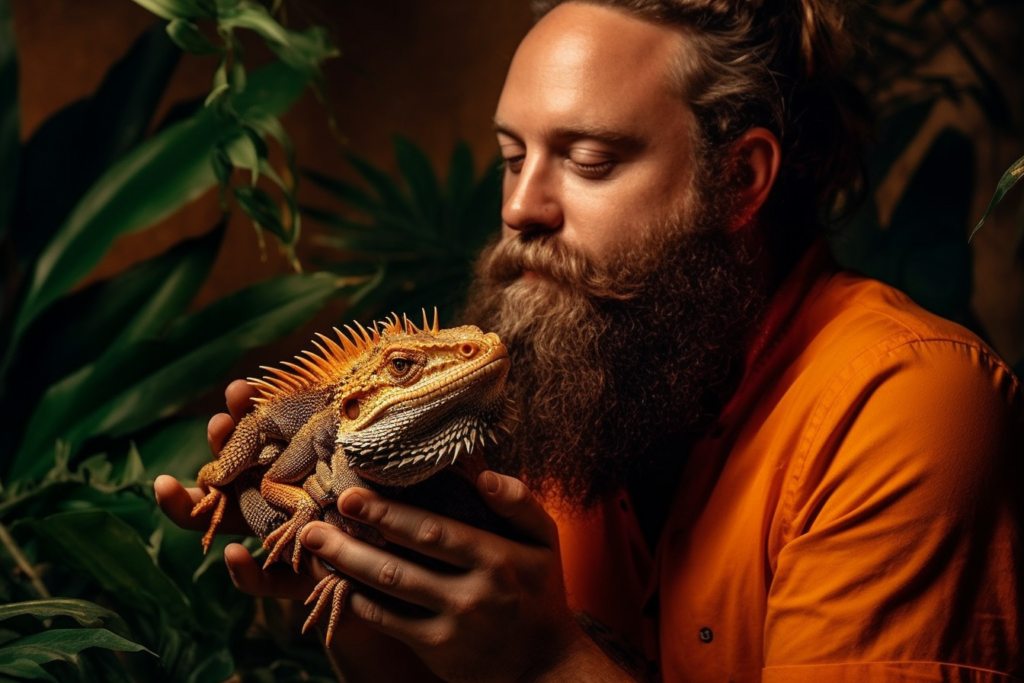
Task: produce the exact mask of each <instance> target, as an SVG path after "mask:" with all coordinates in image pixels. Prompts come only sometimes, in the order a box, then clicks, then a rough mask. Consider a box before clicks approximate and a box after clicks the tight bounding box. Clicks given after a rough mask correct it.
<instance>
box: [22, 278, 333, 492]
mask: <svg viewBox="0 0 1024 683" xmlns="http://www.w3.org/2000/svg"><path fill="white" fill-rule="evenodd" d="M341 291H342V286H341V284H340V283H339V282H338V281H337V280H336V279H335V278H334V277H332V276H330V275H327V274H316V275H294V276H288V277H282V278H278V279H275V280H270V281H268V282H263V283H260V284H257V285H254V286H252V287H250V288H248V289H245V290H242V291H241V292H238V293H236V294H233V295H231V296H228V297H225V298H223V299H221V300H219V301H217V302H216V303H214V304H211V305H210V306H208V307H207V308H205V309H204V310H202V311H200V312H199V313H196V314H195V315H192V316H190V317H188V318H186V319H184V320H181V321H179V322H178V323H177V324H176V325H175V326H174V327H173V328H172V329H171V330H170V332H169V333H168V335H167V337H166V338H164V339H161V340H152V341H142V342H140V343H137V344H134V345H132V346H131V347H129V348H125V349H123V350H122V351H121V352H120V353H117V354H113V355H109V356H104V357H103V358H101V359H100V360H99V361H97V363H95V364H94V365H92V366H89V367H86V368H83V370H82V371H80V372H79V373H76V374H75V375H72V376H70V377H68V378H67V379H66V380H64V381H62V382H60V383H58V384H56V385H54V386H53V387H51V388H50V390H49V391H47V393H46V396H45V397H44V399H43V401H42V402H41V403H40V407H39V409H37V410H36V412H35V413H34V414H33V416H32V420H31V422H30V424H29V427H28V430H27V432H26V437H25V440H24V442H23V443H22V446H21V448H20V449H19V450H18V454H17V455H16V457H15V460H14V465H13V466H12V469H11V475H10V476H11V477H14V478H22V477H24V476H38V475H39V474H41V473H42V472H44V471H45V470H46V468H47V467H48V465H49V463H50V462H51V461H50V459H49V456H48V453H49V452H50V449H51V447H52V444H53V442H54V441H55V440H56V439H58V438H60V439H63V440H65V441H67V442H69V443H70V444H72V446H73V447H77V446H79V445H81V444H82V442H83V441H84V440H85V439H87V438H89V437H92V436H97V435H100V434H106V435H110V436H114V437H118V436H123V435H125V434H128V433H130V432H132V431H134V430H137V429H140V428H142V427H144V426H146V425H147V424H150V423H152V422H154V421H156V420H158V419H160V418H163V417H166V416H168V415H170V414H171V413H173V412H174V411H175V410H177V409H178V408H180V407H181V406H182V405H184V404H185V403H187V402H188V401H189V400H191V399H193V398H195V397H196V396H198V395H199V394H200V393H201V392H202V391H204V390H206V389H207V388H209V387H210V386H211V385H213V384H214V383H216V382H217V381H219V380H220V379H221V377H222V376H223V374H224V373H226V372H227V371H228V370H229V369H230V368H231V365H232V364H233V363H234V362H235V361H236V360H237V359H238V358H239V356H241V354H242V353H243V352H244V351H246V350H248V349H251V348H254V347H256V346H260V345H262V344H266V343H267V342H270V341H272V340H274V339H277V338H279V337H281V336H283V335H285V334H288V333H289V332H292V331H293V330H294V329H296V328H297V327H299V326H300V325H301V324H302V323H304V322H306V321H307V320H308V319H309V318H310V317H312V315H313V314H314V313H316V312H317V311H318V310H320V308H321V307H322V306H323V304H324V303H325V302H326V301H327V300H328V299H329V298H330V297H332V296H335V295H336V294H338V293H340V292H341ZM90 397H91V398H90Z"/></svg>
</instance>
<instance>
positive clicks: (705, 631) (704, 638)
mask: <svg viewBox="0 0 1024 683" xmlns="http://www.w3.org/2000/svg"><path fill="white" fill-rule="evenodd" d="M697 637H699V638H700V642H702V643H710V642H711V641H712V640H714V639H715V634H714V633H712V632H711V629H709V628H708V627H707V626H705V627H704V628H702V629H701V630H700V631H698V632H697Z"/></svg>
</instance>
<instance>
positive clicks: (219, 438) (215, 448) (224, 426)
mask: <svg viewBox="0 0 1024 683" xmlns="http://www.w3.org/2000/svg"><path fill="white" fill-rule="evenodd" d="M234 429H235V421H234V419H232V417H231V416H230V415H228V414H227V413H217V414H216V415H214V416H213V417H211V418H210V422H209V423H208V424H207V425H206V440H207V442H208V443H209V444H210V451H211V452H212V453H213V454H214V455H215V456H216V455H218V454H219V453H220V451H221V449H222V448H224V444H225V443H227V440H228V437H230V436H231V432H232V431H233V430H234Z"/></svg>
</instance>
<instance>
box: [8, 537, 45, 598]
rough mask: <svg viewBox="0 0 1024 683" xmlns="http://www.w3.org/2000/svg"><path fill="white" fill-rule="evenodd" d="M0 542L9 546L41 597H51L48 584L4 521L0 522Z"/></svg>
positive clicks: (19, 566)
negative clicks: (33, 566)
mask: <svg viewBox="0 0 1024 683" xmlns="http://www.w3.org/2000/svg"><path fill="white" fill-rule="evenodd" d="M0 543H3V544H4V547H5V548H7V552H9V553H10V554H11V557H13V558H14V561H15V563H17V565H18V568H19V569H20V570H21V571H23V572H25V576H27V577H28V579H29V581H30V582H31V583H32V587H33V588H35V589H36V593H38V594H39V597H41V598H49V597H51V596H50V591H48V590H46V585H45V584H43V581H42V579H40V578H39V575H38V574H36V571H35V569H33V568H32V565H31V564H30V563H29V561H28V558H27V557H25V553H23V552H21V548H20V547H18V544H17V543H15V542H14V538H13V537H12V536H11V533H10V532H9V531H7V527H6V526H4V523H3V522H0Z"/></svg>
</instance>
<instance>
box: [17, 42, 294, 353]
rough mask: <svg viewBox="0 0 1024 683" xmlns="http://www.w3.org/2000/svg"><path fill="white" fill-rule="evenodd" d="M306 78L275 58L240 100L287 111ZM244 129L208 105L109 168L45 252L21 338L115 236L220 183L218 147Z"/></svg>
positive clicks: (21, 320)
mask: <svg viewBox="0 0 1024 683" xmlns="http://www.w3.org/2000/svg"><path fill="white" fill-rule="evenodd" d="M305 83H306V81H305V80H304V79H303V78H302V76H301V75H300V74H299V73H297V72H296V71H294V70H293V69H291V68H290V67H288V66H287V65H284V64H281V63H280V62H275V63H274V64H271V65H269V66H266V67H264V68H263V69H260V70H259V71H257V72H255V73H253V74H252V76H251V77H250V79H249V83H248V86H247V88H246V90H245V92H244V93H242V94H241V95H239V96H238V97H237V98H236V99H235V107H236V108H237V109H238V110H239V112H241V113H243V115H244V116H249V117H253V118H255V117H257V116H258V115H259V113H261V112H262V113H269V114H273V115H280V114H282V113H283V112H284V111H285V110H287V109H288V107H289V106H291V104H292V103H293V102H294V101H295V100H296V99H297V98H298V96H299V94H300V93H301V92H302V89H303V88H304V87H305ZM242 134H243V133H242V131H241V127H240V126H239V125H238V123H237V122H236V121H235V120H233V119H229V118H226V117H223V116H221V115H220V114H218V113H217V112H216V111H215V110H214V109H213V108H206V109H203V110H202V111H200V112H199V113H197V114H196V115H195V116H193V117H192V118H191V119H189V120H187V121H184V122H182V123H179V124H176V125H174V126H172V127H171V128H168V129H167V130H165V131H164V132H162V133H160V134H159V135H157V136H156V137H154V138H152V139H150V140H148V141H147V142H145V143H143V144H142V145H140V146H139V147H137V148H136V149H135V150H134V151H133V152H132V153H131V154H129V155H128V156H126V157H125V158H123V159H122V160H121V161H119V162H118V163H117V164H116V165H114V166H113V167H112V168H111V169H110V170H109V171H108V172H107V173H105V174H104V175H103V177H102V178H101V179H100V180H99V181H98V182H97V183H96V184H95V185H93V187H92V188H91V189H90V190H89V192H87V193H86V195H85V196H84V197H83V198H82V200H81V201H80V202H79V203H78V205H77V206H76V207H75V208H74V210H73V211H72V212H71V215H70V216H68V219H67V221H66V222H65V223H64V224H63V225H62V226H61V227H60V229H59V230H58V231H57V234H56V235H55V236H54V238H53V239H52V240H51V241H50V243H49V244H47V246H46V249H45V250H44V251H43V253H42V254H41V255H40V257H39V260H38V261H37V263H36V267H35V269H34V270H33V272H32V277H31V280H30V284H29V290H28V293H27V296H26V298H25V301H24V304H23V306H22V309H21V311H20V312H19V315H18V319H17V323H16V326H15V338H17V337H20V336H21V334H22V333H23V332H24V331H25V329H26V328H27V327H28V325H29V324H30V323H31V322H32V320H34V319H35V318H36V317H37V316H38V315H39V313H40V312H42V311H43V310H44V309H45V308H46V307H48V306H49V305H50V304H52V303H53V301H54V300H56V299H57V298H58V297H60V296H61V295H62V294H64V293H65V292H67V291H68V289H70V288H71V287H72V286H73V285H74V284H75V283H76V282H77V281H78V280H79V279H80V278H81V277H82V276H84V275H85V274H86V273H88V272H89V270H90V269H91V268H92V267H93V266H94V265H95V264H96V262H97V261H98V260H99V259H100V257H102V255H103V253H104V252H105V251H106V249H107V247H108V246H109V245H110V243H111V242H112V241H113V240H114V239H115V238H117V237H118V236H120V235H123V234H126V233H130V232H134V231H137V230H141V229H143V228H145V227H148V226H150V225H152V224H153V223H155V222H157V221H158V220H160V219H162V218H164V217H165V216H167V215H169V214H171V213H173V212H174V211H176V210H177V209H178V208H180V207H181V206H183V205H184V204H186V203H187V202H189V201H191V200H192V199H194V198H196V197H197V196H199V195H200V194H202V193H203V192H204V191H205V190H207V189H208V188H209V187H210V186H211V185H213V183H214V181H215V177H214V174H213V170H212V168H211V166H210V162H209V158H210V153H211V151H212V150H213V148H214V147H215V146H216V145H217V144H218V143H219V142H221V141H223V140H225V139H229V138H234V137H237V136H239V135H242Z"/></svg>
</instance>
